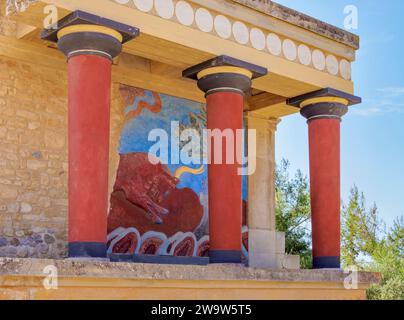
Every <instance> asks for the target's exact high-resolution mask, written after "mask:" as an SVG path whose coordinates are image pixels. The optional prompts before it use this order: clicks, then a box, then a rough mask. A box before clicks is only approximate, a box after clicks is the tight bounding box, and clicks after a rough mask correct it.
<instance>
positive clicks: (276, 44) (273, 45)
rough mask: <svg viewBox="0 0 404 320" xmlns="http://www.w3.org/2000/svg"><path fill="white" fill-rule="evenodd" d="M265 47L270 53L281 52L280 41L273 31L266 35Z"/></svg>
mask: <svg viewBox="0 0 404 320" xmlns="http://www.w3.org/2000/svg"><path fill="white" fill-rule="evenodd" d="M267 47H268V50H269V52H270V53H271V54H273V55H275V56H279V55H280V54H281V52H282V41H281V39H280V38H279V37H278V36H277V35H276V34H275V33H270V34H269V35H268V37H267Z"/></svg>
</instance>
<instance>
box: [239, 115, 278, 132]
mask: <svg viewBox="0 0 404 320" xmlns="http://www.w3.org/2000/svg"><path fill="white" fill-rule="evenodd" d="M244 118H245V119H246V120H247V122H248V128H255V127H263V128H267V129H269V130H271V131H273V132H275V131H276V129H277V127H278V124H279V123H281V122H282V119H280V118H274V117H266V116H264V115H261V114H259V113H256V112H255V111H246V112H244Z"/></svg>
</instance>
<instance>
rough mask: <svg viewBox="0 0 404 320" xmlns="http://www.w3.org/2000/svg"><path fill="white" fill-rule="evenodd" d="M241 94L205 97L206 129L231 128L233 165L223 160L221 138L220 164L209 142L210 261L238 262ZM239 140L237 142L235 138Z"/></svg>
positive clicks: (240, 184) (239, 249)
mask: <svg viewBox="0 0 404 320" xmlns="http://www.w3.org/2000/svg"><path fill="white" fill-rule="evenodd" d="M243 107H244V97H243V95H241V94H240V93H235V92H216V93H212V94H209V95H208V96H207V118H208V119H207V120H208V121H207V128H208V129H210V130H214V129H219V130H221V131H222V132H224V130H231V132H232V133H233V137H234V141H233V144H234V145H233V149H234V164H230V163H228V161H227V160H228V159H226V145H227V143H229V141H230V140H228V139H223V144H222V150H221V151H222V160H223V161H222V164H215V163H214V159H215V158H216V156H217V154H215V152H214V143H211V146H210V154H211V159H212V163H211V164H209V168H208V185H209V231H210V257H211V262H215V261H218V262H240V261H241V227H242V226H241V224H242V221H241V220H242V194H241V192H242V176H241V175H238V169H239V168H240V165H239V164H238V163H237V154H236V152H237V150H239V151H241V148H240V146H239V147H238V148H237V139H236V138H237V136H236V131H237V129H242V128H243ZM239 143H240V141H239Z"/></svg>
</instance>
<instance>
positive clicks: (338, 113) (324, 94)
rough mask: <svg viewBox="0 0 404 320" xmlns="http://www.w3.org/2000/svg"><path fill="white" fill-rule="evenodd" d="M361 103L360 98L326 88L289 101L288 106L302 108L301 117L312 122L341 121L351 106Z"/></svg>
mask: <svg viewBox="0 0 404 320" xmlns="http://www.w3.org/2000/svg"><path fill="white" fill-rule="evenodd" d="M361 102H362V99H361V98H360V97H357V96H354V95H351V94H348V93H345V92H343V91H339V90H335V89H332V88H325V89H321V90H317V91H314V92H310V93H306V94H303V95H301V96H298V97H295V98H291V99H288V101H287V104H288V105H290V106H294V107H297V108H300V113H301V115H302V116H303V117H305V118H306V119H308V120H309V121H311V120H314V119H324V118H325V119H327V118H328V119H339V120H341V118H342V116H344V115H345V114H346V113H347V112H348V107H349V106H352V105H355V104H358V103H361Z"/></svg>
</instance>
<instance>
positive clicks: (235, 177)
mask: <svg viewBox="0 0 404 320" xmlns="http://www.w3.org/2000/svg"><path fill="white" fill-rule="evenodd" d="M266 72H267V71H266V69H263V68H260V67H257V66H254V65H251V64H247V63H245V62H242V61H238V60H235V59H232V58H230V57H226V56H221V57H218V58H216V59H213V60H210V61H208V62H205V63H203V64H201V65H198V66H196V67H193V68H191V69H189V70H186V71H184V75H185V76H188V77H191V78H194V77H196V78H197V80H198V87H199V88H200V89H201V90H202V91H204V92H205V93H206V103H207V128H208V130H210V137H209V150H208V151H209V158H210V163H209V166H208V188H209V235H210V250H209V258H210V262H211V263H240V262H241V227H242V175H241V173H240V172H241V171H240V168H241V166H242V165H241V164H240V163H238V160H240V159H241V158H242V152H243V150H242V149H243V148H242V144H243V141H242V140H240V139H237V131H238V130H241V129H243V110H244V96H245V94H246V93H247V92H249V90H250V88H251V79H252V78H253V77H255V76H260V75H263V74H266ZM218 142H219V144H221V145H220V146H219V147H218V144H217V143H218Z"/></svg>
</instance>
